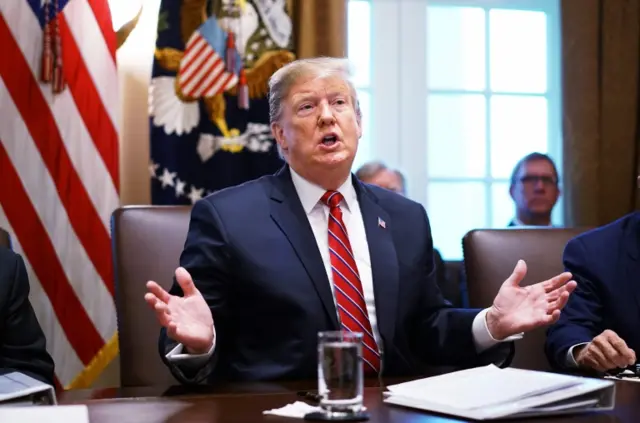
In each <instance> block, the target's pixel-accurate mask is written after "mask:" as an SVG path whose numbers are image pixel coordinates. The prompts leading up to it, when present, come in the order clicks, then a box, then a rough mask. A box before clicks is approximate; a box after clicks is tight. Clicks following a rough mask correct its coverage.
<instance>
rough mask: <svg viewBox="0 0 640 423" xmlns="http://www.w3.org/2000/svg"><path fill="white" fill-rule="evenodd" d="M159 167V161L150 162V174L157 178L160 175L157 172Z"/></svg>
mask: <svg viewBox="0 0 640 423" xmlns="http://www.w3.org/2000/svg"><path fill="white" fill-rule="evenodd" d="M159 167H160V165H159V164H158V163H154V162H151V163H149V175H150V176H151V177H152V178H155V177H156V176H158V175H157V173H156V172H157V171H158V168H159Z"/></svg>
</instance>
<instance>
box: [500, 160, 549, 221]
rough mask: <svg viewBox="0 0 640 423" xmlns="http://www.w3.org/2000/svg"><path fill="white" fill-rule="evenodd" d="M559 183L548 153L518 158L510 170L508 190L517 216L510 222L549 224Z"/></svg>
mask: <svg viewBox="0 0 640 423" xmlns="http://www.w3.org/2000/svg"><path fill="white" fill-rule="evenodd" d="M558 183H559V182H558V170H557V168H556V165H555V163H554V162H553V160H551V158H550V157H549V156H548V155H546V154H542V153H531V154H528V155H527V156H525V157H523V158H522V159H520V161H518V163H517V164H516V166H515V167H514V169H513V172H512V173H511V184H510V186H509V193H510V194H511V198H512V199H513V202H514V203H515V207H516V216H515V218H514V219H513V220H512V221H511V222H510V223H509V226H551V212H552V211H553V207H554V206H555V205H556V202H557V201H558V197H559V196H560V187H559V185H558Z"/></svg>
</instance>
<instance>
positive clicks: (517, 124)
mask: <svg viewBox="0 0 640 423" xmlns="http://www.w3.org/2000/svg"><path fill="white" fill-rule="evenodd" d="M558 3H559V0H428V3H427V1H406V2H404V1H396V2H389V1H386V0H368V1H367V0H350V1H349V20H348V23H349V32H348V34H349V57H350V59H351V60H352V62H354V64H355V68H356V76H357V78H356V81H357V84H358V89H359V91H360V92H366V95H367V97H366V104H367V107H368V109H367V110H365V109H364V107H363V114H364V120H365V123H367V121H368V122H369V123H368V124H367V125H365V128H364V135H363V139H362V140H361V145H360V148H361V149H362V151H360V152H359V153H358V157H357V158H356V160H357V162H356V166H357V165H359V164H360V163H362V162H364V161H367V160H370V159H382V160H384V161H385V162H386V163H387V164H389V165H390V166H393V167H397V168H399V169H400V170H402V171H403V172H404V173H405V175H406V177H407V180H408V194H409V196H410V197H411V198H413V199H414V200H416V201H419V202H420V203H422V204H424V205H425V207H426V209H427V212H428V214H429V218H430V221H431V227H432V231H433V238H434V245H435V247H436V248H438V249H439V250H440V252H441V253H442V255H443V257H444V258H445V259H449V260H455V259H460V258H462V245H461V239H462V237H463V236H464V234H465V233H466V232H468V231H469V230H471V229H474V228H487V227H498V228H499V227H505V226H506V225H507V224H508V223H509V221H510V220H511V219H512V218H513V215H514V212H515V210H514V206H513V202H512V200H511V198H510V196H509V191H508V190H509V176H510V174H511V171H512V169H513V167H514V165H515V164H516V162H517V161H518V160H519V159H520V158H521V157H523V156H524V155H526V154H528V153H530V152H533V151H538V152H542V153H548V154H549V155H550V156H551V157H552V158H553V159H554V161H555V162H556V165H557V166H558V167H559V168H560V167H561V150H562V137H561V127H560V125H561V122H560V117H561V92H560V70H561V69H560V30H559V25H560V24H559V4H558ZM427 4H428V5H427ZM365 11H366V13H365ZM365 21H367V22H366V23H365ZM365 28H366V30H365ZM365 34H367V35H365ZM367 37H368V38H367ZM372 45H373V46H375V49H372V48H371V46H372ZM364 69H366V70H364ZM360 75H366V78H365V77H363V76H360ZM361 102H362V100H361ZM369 113H370V115H369ZM559 172H561V169H559ZM561 216H562V210H561V204H560V202H559V203H558V204H557V205H556V207H555V209H554V216H553V218H554V223H555V224H561Z"/></svg>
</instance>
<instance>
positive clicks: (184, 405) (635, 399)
mask: <svg viewBox="0 0 640 423" xmlns="http://www.w3.org/2000/svg"><path fill="white" fill-rule="evenodd" d="M396 382H397V381H386V383H387V384H391V383H396ZM314 389H315V385H314V382H312V383H289V384H286V383H285V384H238V385H224V386H218V387H196V388H195V389H194V388H191V389H188V388H184V387H179V386H178V387H171V388H168V389H166V388H161V387H147V388H122V389H103V390H79V391H67V392H64V393H62V394H61V395H60V396H59V402H60V404H86V405H87V406H88V407H89V414H90V420H91V423H108V422H115V423H160V422H162V423H195V422H203V423H204V422H206V423H218V422H224V423H252V422H271V423H280V422H286V423H295V422H304V421H305V420H301V419H290V418H281V417H277V416H264V415H262V411H263V410H268V409H273V408H279V407H282V406H284V405H286V404H289V403H292V402H294V401H299V400H301V397H299V396H298V395H297V392H298V391H300V390H314ZM383 390H384V389H383V388H381V387H380V385H379V384H378V382H377V381H376V380H370V381H366V383H365V394H364V403H365V406H366V407H367V408H368V410H369V413H370V415H371V419H370V420H369V421H370V422H371V423H377V422H384V423H399V422H403V423H409V422H410V423H436V422H437V423H449V422H460V421H464V420H457V419H451V418H449V417H447V416H442V415H435V414H429V413H426V412H420V411H414V410H411V409H405V408H401V407H396V406H391V405H387V404H384V403H383V402H382V392H383ZM514 421H517V422H521V423H525V422H535V423H558V422H569V423H574V422H586V423H627V422H628V423H636V422H640V383H634V382H625V381H620V382H617V388H616V408H615V410H614V411H612V412H606V413H605V412H601V413H591V414H576V415H571V416H564V417H559V418H544V419H541V418H537V419H526V420H524V419H519V420H514Z"/></svg>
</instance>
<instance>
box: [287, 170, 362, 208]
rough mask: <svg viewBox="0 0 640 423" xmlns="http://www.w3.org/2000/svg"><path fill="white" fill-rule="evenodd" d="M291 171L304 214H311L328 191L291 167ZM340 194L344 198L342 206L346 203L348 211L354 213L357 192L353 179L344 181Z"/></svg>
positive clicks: (339, 190) (339, 189)
mask: <svg viewBox="0 0 640 423" xmlns="http://www.w3.org/2000/svg"><path fill="white" fill-rule="evenodd" d="M289 170H290V171H291V180H292V181H293V186H294V187H295V189H296V192H297V193H298V197H300V202H301V203H302V207H303V208H304V212H305V213H306V214H309V213H311V210H313V208H314V207H315V206H316V204H318V202H319V201H320V199H321V198H322V196H323V195H324V193H325V192H327V190H325V189H324V188H322V187H320V186H318V185H316V184H314V183H312V182H309V181H307V180H306V179H304V178H303V177H302V176H300V175H298V174H297V173H296V172H295V171H294V170H293V169H292V168H291V167H289ZM338 192H339V193H340V194H342V196H343V197H344V200H343V201H342V204H343V205H344V204H345V203H346V207H347V210H349V211H353V207H354V205H355V201H356V190H355V188H354V187H353V183H352V181H351V177H349V178H347V180H346V181H344V183H343V184H342V185H341V186H340V188H338Z"/></svg>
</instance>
